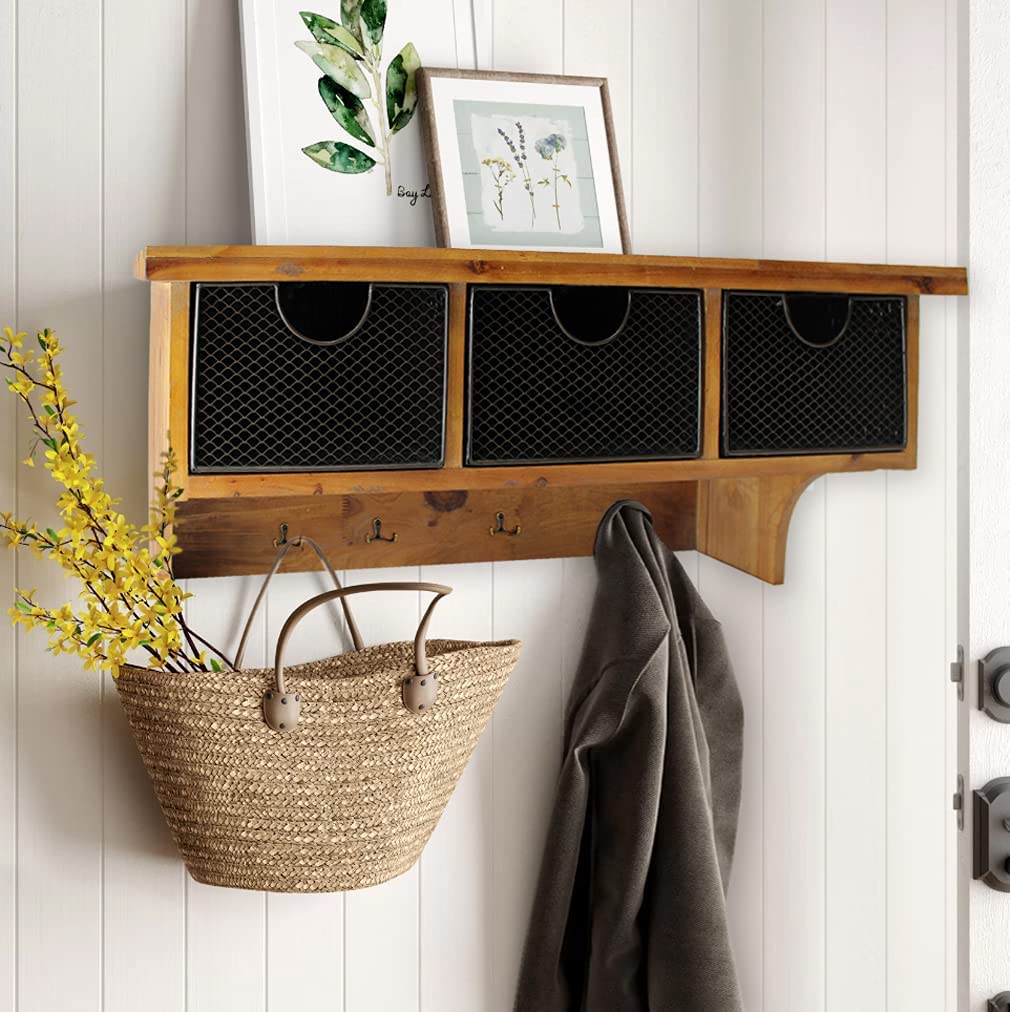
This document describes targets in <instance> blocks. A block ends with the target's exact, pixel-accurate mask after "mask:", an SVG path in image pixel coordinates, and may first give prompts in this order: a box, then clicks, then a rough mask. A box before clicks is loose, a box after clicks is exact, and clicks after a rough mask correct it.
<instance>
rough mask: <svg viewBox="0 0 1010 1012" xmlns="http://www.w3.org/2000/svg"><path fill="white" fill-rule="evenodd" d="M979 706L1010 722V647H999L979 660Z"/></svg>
mask: <svg viewBox="0 0 1010 1012" xmlns="http://www.w3.org/2000/svg"><path fill="white" fill-rule="evenodd" d="M978 708H979V709H980V710H984V711H985V713H986V714H988V715H989V716H990V717H992V719H993V720H998V721H999V722H1000V723H1001V724H1010V647H997V648H996V649H995V650H991V651H990V652H989V653H987V654H986V655H985V657H984V658H982V660H980V661H979V662H978Z"/></svg>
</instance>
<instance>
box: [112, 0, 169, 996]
mask: <svg viewBox="0 0 1010 1012" xmlns="http://www.w3.org/2000/svg"><path fill="white" fill-rule="evenodd" d="M104 17H105V30H104V46H103V84H104V89H103V90H104V95H103V102H104V116H103V122H104V124H105V128H104V131H103V137H102V140H103V145H104V150H103V169H104V180H103V208H104V216H103V243H102V269H103V273H104V298H103V316H104V322H105V343H104V356H103V367H104V373H105V376H106V382H107V383H108V384H109V387H110V396H108V397H106V399H105V402H104V416H105V426H104V431H105V436H104V441H103V447H102V450H103V453H102V460H101V463H102V473H103V476H104V477H105V480H106V483H107V485H108V487H109V488H110V490H111V491H112V492H113V494H114V495H117V496H121V497H122V500H123V502H122V506H121V508H122V510H123V511H124V512H125V513H126V515H127V516H129V517H130V518H131V519H133V520H134V521H135V522H136V523H143V522H144V521H145V519H146V513H147V504H146V495H147V480H146V476H147V468H148V462H147V444H146V441H145V440H144V439H141V438H138V433H137V430H136V428H135V426H133V425H123V424H122V420H123V419H124V418H130V419H138V420H143V419H144V418H146V414H147V391H146V389H145V386H144V384H143V383H142V382H137V381H136V377H142V376H144V375H146V370H147V340H146V336H147V330H148V315H149V314H148V293H147V292H146V291H145V286H144V285H141V284H138V283H137V281H136V280H134V279H133V277H132V271H131V260H132V258H133V256H134V255H135V254H136V252H137V250H139V249H140V248H141V247H142V246H144V245H146V244H148V243H155V242H165V243H177V242H178V243H181V242H184V241H185V169H186V157H185V155H186V152H185V145H184V143H183V139H184V131H185V77H186V73H185V72H186V63H185V53H186V25H185V9H184V7H183V5H182V4H181V3H180V2H179V0H157V2H155V3H148V4H143V5H138V4H136V3H132V2H130V0H105V12H104ZM152 20H154V21H156V22H157V24H158V45H157V46H154V47H147V46H136V45H134V40H135V39H137V38H142V37H143V36H144V35H145V34H146V33H147V32H148V30H149V28H150V25H151V23H152ZM145 78H153V79H155V80H157V82H158V87H156V88H151V89H149V90H148V92H147V97H146V101H145V102H143V103H138V102H137V101H136V94H135V92H134V90H133V88H131V87H124V84H125V83H126V82H130V81H138V80H143V79H145ZM173 132H174V136H172V134H173ZM152 190H154V191H155V192H157V193H158V194H159V199H158V200H151V199H150V194H151V192H152ZM103 716H104V722H105V756H104V785H105V811H104V818H105V821H104V842H105V855H104V869H105V877H104V908H105V918H104V930H103V941H104V956H105V964H104V978H105V991H104V1012H133V1010H135V1009H136V1008H137V1005H138V1002H139V1001H140V1000H141V996H143V1004H144V1007H145V1009H149V1010H150V1012H162V1010H163V1012H169V1010H176V1009H180V1008H181V1007H182V1004H183V1001H184V1000H185V983H184V982H185V976H184V974H183V973H182V972H181V971H182V970H183V969H184V967H185V907H184V904H185V880H184V876H183V872H182V870H181V869H180V867H179V858H178V853H177V852H176V850H175V847H174V846H173V844H172V840H171V837H170V835H169V833H168V829H167V826H166V825H165V820H164V819H163V818H162V816H161V812H160V809H159V808H158V804H157V802H156V800H155V798H154V795H153V793H152V791H151V786H150V781H149V780H148V778H147V774H146V773H145V771H144V768H143V764H142V763H141V761H140V756H139V754H138V752H137V749H136V746H135V745H134V744H133V738H132V736H131V734H130V730H129V726H128V724H127V721H126V717H125V715H124V713H123V710H122V707H121V706H120V704H119V698H118V694H117V692H116V689H115V686H114V684H113V681H112V678H111V676H110V675H107V676H106V680H105V686H104V698H103ZM138 895H143V896H144V900H145V901H144V902H143V903H137V902H136V897H137V896H138ZM166 967H168V968H171V969H172V970H173V971H174V972H172V973H171V974H169V975H168V976H167V977H166V979H165V980H164V982H163V984H162V986H160V987H158V988H157V989H153V990H152V989H151V988H150V981H151V980H152V979H154V978H156V977H157V976H158V975H159V974H160V973H162V972H163V970H164V968H166Z"/></svg>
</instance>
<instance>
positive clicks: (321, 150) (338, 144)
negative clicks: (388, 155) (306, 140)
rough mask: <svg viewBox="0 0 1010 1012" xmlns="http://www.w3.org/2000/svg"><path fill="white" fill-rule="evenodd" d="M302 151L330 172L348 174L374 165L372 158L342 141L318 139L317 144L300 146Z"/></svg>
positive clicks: (366, 169) (362, 170) (365, 169)
mask: <svg viewBox="0 0 1010 1012" xmlns="http://www.w3.org/2000/svg"><path fill="white" fill-rule="evenodd" d="M302 151H304V152H305V154H307V155H308V156H309V158H311V159H312V161H314V162H316V163H317V164H319V165H321V166H322V167H323V168H324V169H329V170H330V171H331V172H345V173H348V174H354V173H357V172H367V171H368V170H369V169H370V168H372V166H373V165H375V159H374V158H371V157H369V156H368V155H366V154H365V152H364V151H359V150H358V149H357V148H352V147H351V145H350V144H344V143H343V142H342V141H319V142H318V143H317V144H310V145H309V146H308V147H307V148H302Z"/></svg>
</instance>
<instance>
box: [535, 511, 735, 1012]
mask: <svg viewBox="0 0 1010 1012" xmlns="http://www.w3.org/2000/svg"><path fill="white" fill-rule="evenodd" d="M595 557H596V566H597V571H598V574H599V589H598V591H597V594H596V600H595V603H594V606H593V612H592V621H591V625H590V629H589V634H588V636H587V638H586V643H585V648H584V651H583V655H582V660H581V663H580V665H579V670H578V672H577V674H576V677H575V682H574V684H573V686H572V691H571V696H570V699H569V703H568V712H567V715H566V736H565V754H564V762H563V766H562V770H561V777H560V780H559V783H558V794H557V800H556V802H555V809H554V815H553V818H552V820H551V824H550V829H549V831H548V836H547V844H546V848H545V851H544V859H543V865H542V868H541V872H540V884H539V888H538V892H537V896H536V899H535V901H534V905H533V913H532V917H531V919H530V926H529V932H528V934H527V938H526V947H525V951H524V955H523V964H522V969H521V972H520V979H519V989H518V994H517V997H516V1009H517V1012H575V1010H579V1012H639V1010H641V1012H645V1010H649V1012H733V1010H738V1009H741V1008H742V1007H743V1006H742V1003H741V998H740V989H739V985H738V983H737V978H736V970H735V967H734V962H733V952H732V949H731V946H730V938H729V929H728V925H727V919H726V900H725V890H726V885H727V881H728V877H729V869H730V863H731V861H732V857H733V847H734V843H735V838H736V825H737V814H738V811H739V807H740V775H741V760H742V754H743V741H742V738H743V713H742V707H741V702H740V694H739V692H738V690H737V686H736V682H735V681H734V678H733V671H732V668H731V666H730V661H729V657H728V655H727V652H726V645H725V643H724V641H723V636H722V631H721V628H720V626H719V623H718V622H717V621H716V620H715V619H714V618H713V617H712V615H711V613H710V612H709V610H708V608H706V606H705V604H704V602H703V601H702V600H701V598H700V597H699V596H698V592H697V591H696V590H695V588H694V587H693V585H692V584H691V582H690V581H689V580H688V578H687V575H686V574H685V572H684V570H683V567H682V566H681V565H680V563H679V561H678V560H677V559H676V557H675V556H674V555H673V553H672V552H670V550H669V549H668V548H667V547H666V546H665V545H664V544H663V543H662V542H661V541H660V540H659V539H658V538H657V536H656V534H655V532H654V531H653V529H652V517H651V516H650V514H649V512H648V511H647V510H646V509H645V507H644V506H642V505H641V504H640V503H635V502H620V503H615V504H614V505H613V506H612V507H611V508H610V509H609V510H608V511H607V513H606V514H605V515H604V517H603V520H602V521H601V523H600V528H599V531H598V533H597V539H596V550H595Z"/></svg>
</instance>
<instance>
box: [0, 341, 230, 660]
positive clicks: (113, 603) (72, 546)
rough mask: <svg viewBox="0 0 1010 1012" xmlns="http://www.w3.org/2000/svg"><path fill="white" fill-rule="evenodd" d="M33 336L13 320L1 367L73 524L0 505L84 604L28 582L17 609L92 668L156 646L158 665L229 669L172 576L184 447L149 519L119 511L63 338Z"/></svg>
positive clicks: (166, 460) (4, 527)
mask: <svg viewBox="0 0 1010 1012" xmlns="http://www.w3.org/2000/svg"><path fill="white" fill-rule="evenodd" d="M24 342H25V335H24V334H16V333H14V332H13V331H12V330H11V329H10V328H9V327H6V328H4V331H3V334H2V336H0V367H3V368H4V369H5V370H6V371H7V386H8V389H9V390H10V391H11V392H12V393H13V394H15V395H16V396H17V397H18V398H19V399H20V400H21V401H22V403H23V404H24V405H25V406H26V407H27V409H28V413H29V416H30V419H31V424H32V432H33V441H32V446H31V449H30V452H29V454H28V457H27V458H26V459H25V460H24V463H25V464H26V465H27V466H29V467H34V465H35V458H36V456H37V453H38V450H39V448H42V449H43V450H44V454H43V459H44V461H45V463H44V466H45V468H46V470H48V471H49V472H50V474H51V475H52V477H53V479H54V480H55V481H56V482H57V483H58V484H59V485H60V486H62V489H63V491H62V492H61V493H60V495H59V496H58V498H57V500H56V506H57V509H58V511H59V515H60V517H61V520H62V524H63V526H62V527H61V528H60V529H59V530H54V529H53V528H51V527H48V528H45V529H44V530H43V529H40V528H38V527H37V526H36V525H35V524H33V523H32V522H31V521H22V520H18V519H17V518H15V517H14V516H13V515H12V514H11V513H4V512H0V535H2V536H3V537H4V538H5V539H6V541H7V544H8V545H9V546H10V547H11V548H27V549H28V550H29V551H31V552H32V553H34V554H35V555H36V556H38V557H39V558H49V559H52V560H53V561H54V562H56V563H57V564H58V565H60V566H61V567H62V568H63V570H64V571H65V572H66V573H67V575H71V576H74V577H76V578H77V579H78V581H80V583H81V587H82V590H81V593H80V599H81V602H82V604H81V605H80V606H79V607H78V608H77V609H76V610H75V609H74V607H73V606H72V605H71V604H64V605H61V606H60V607H59V608H56V609H48V608H45V607H43V606H42V605H40V604H39V603H38V602H37V601H36V600H35V592H34V591H26V590H18V591H17V592H16V597H15V602H14V607H13V608H11V609H10V615H11V617H12V618H13V620H14V622H16V623H19V624H21V625H23V626H25V627H26V628H27V629H32V628H35V627H36V626H42V627H44V628H46V629H47V630H48V631H49V649H50V650H51V651H52V652H53V653H57V654H59V653H71V654H76V655H77V656H78V657H81V658H82V659H83V660H84V666H85V668H86V669H89V670H90V669H93V668H98V669H111V670H113V671H115V670H116V669H118V667H119V666H120V665H121V664H124V663H126V662H127V659H128V656H129V654H130V652H131V651H134V650H137V649H140V650H143V651H145V652H146V653H147V654H148V663H149V666H150V667H152V668H164V669H165V670H168V671H206V670H208V668H209V667H212V668H214V669H215V670H220V668H221V663H220V661H218V660H217V658H216V657H208V655H207V652H206V651H204V650H200V649H198V647H197V645H196V641H197V640H198V639H199V637H197V636H196V635H195V634H194V633H193V632H192V631H191V630H189V629H188V627H187V626H186V622H185V619H184V617H183V602H184V601H185V600H186V598H188V597H189V596H190V595H189V594H187V593H185V592H184V591H183V590H182V588H181V587H180V586H179V585H178V584H177V583H176V581H175V579H174V578H173V576H172V556H173V555H176V554H177V553H178V552H179V547H178V545H177V544H176V541H175V537H174V535H173V534H172V533H171V528H172V524H173V522H174V520H175V512H176V500H177V499H178V498H179V496H180V495H181V491H182V490H181V489H180V488H178V487H177V486H176V485H175V484H174V481H173V475H174V473H175V470H176V459H175V456H174V454H173V453H172V451H171V450H169V451H168V452H167V453H165V454H164V455H163V465H162V469H161V471H160V472H159V473H158V474H157V475H156V477H157V478H158V479H159V483H158V485H157V486H156V490H155V500H154V502H153V503H152V504H151V506H150V518H149V521H148V523H147V524H145V525H144V526H143V527H141V528H139V529H138V528H137V527H135V526H134V525H133V524H130V523H128V522H127V520H126V518H125V517H124V516H123V514H122V513H120V512H119V511H118V509H117V508H116V507H117V505H118V503H119V500H118V499H113V498H112V497H111V496H110V495H109V494H108V493H107V492H106V491H105V484H104V482H103V481H102V479H101V478H99V477H98V476H97V475H96V474H95V473H94V472H95V459H94V457H92V456H90V455H89V454H87V453H85V452H84V450H83V449H82V447H81V442H82V438H83V437H82V434H81V431H80V426H79V425H78V422H77V418H76V416H75V415H73V414H72V413H71V411H70V408H71V407H72V406H73V405H74V403H75V402H74V401H72V400H70V398H69V397H68V396H67V391H66V388H65V387H64V385H63V370H62V367H61V365H60V363H59V356H60V353H61V352H62V350H63V349H62V346H61V345H60V342H59V340H58V338H57V337H56V335H55V334H53V332H52V331H50V330H44V331H41V332H40V333H38V334H37V335H36V342H37V344H38V351H36V349H35V348H29V349H28V350H25V347H24ZM200 642H204V641H203V640H200ZM208 645H209V644H208ZM212 649H213V648H212ZM214 652H215V653H218V651H214Z"/></svg>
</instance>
